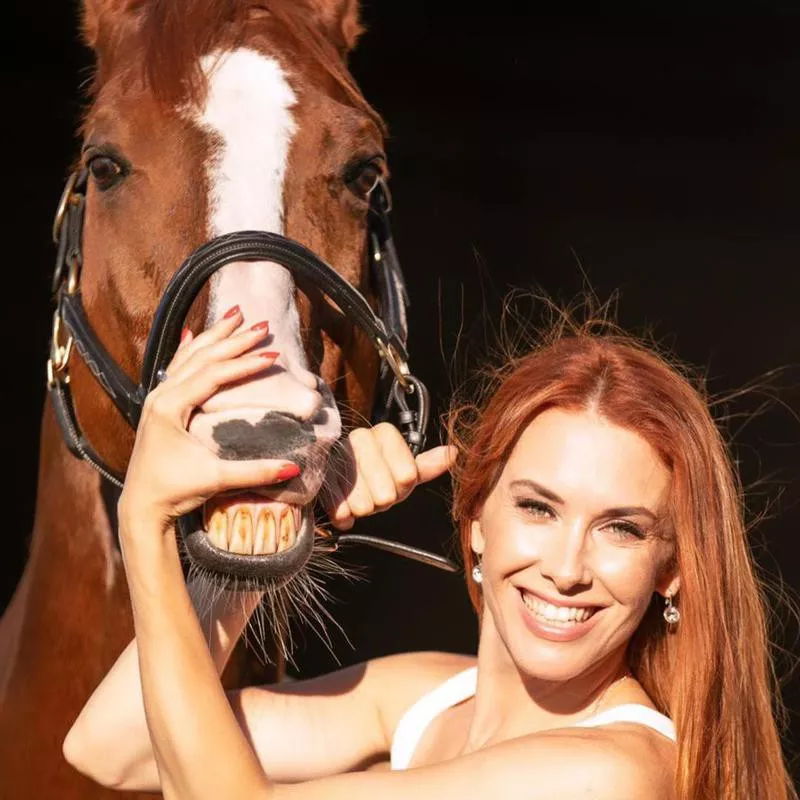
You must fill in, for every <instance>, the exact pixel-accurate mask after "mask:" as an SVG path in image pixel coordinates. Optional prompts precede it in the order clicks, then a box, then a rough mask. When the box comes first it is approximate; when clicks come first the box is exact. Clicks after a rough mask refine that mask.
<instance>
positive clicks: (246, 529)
mask: <svg viewBox="0 0 800 800" xmlns="http://www.w3.org/2000/svg"><path fill="white" fill-rule="evenodd" d="M228 550H230V552H231V553H241V554H243V555H248V556H249V555H250V554H251V553H252V552H253V517H252V516H251V515H250V512H249V511H246V510H244V509H239V510H238V511H237V512H236V515H235V516H234V518H233V533H232V534H231V540H230V543H229V545H228Z"/></svg>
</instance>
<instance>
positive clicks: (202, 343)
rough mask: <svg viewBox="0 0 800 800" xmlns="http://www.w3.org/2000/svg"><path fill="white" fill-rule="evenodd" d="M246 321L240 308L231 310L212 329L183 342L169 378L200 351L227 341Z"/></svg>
mask: <svg viewBox="0 0 800 800" xmlns="http://www.w3.org/2000/svg"><path fill="white" fill-rule="evenodd" d="M243 321H244V317H243V316H242V312H241V309H240V308H239V306H233V307H232V308H229V309H228V310H227V311H226V312H225V314H223V316H222V317H221V318H220V319H219V320H217V322H215V323H214V324H213V325H212V326H211V327H210V328H206V330H204V331H201V332H200V333H198V334H197V336H192V337H191V339H190V341H188V342H186V343H185V346H184V343H183V342H181V346H179V347H178V349H177V350H176V351H175V355H174V356H173V357H172V360H171V361H170V363H169V365H168V366H167V368H166V373H167V377H169V378H171V377H173V376H174V374H175V372H176V371H177V370H178V368H180V367H181V366H182V365H183V364H185V363H186V362H187V361H188V360H189V359H190V358H191V357H192V356H193V355H194V354H195V353H196V352H197V351H198V350H201V349H202V348H204V347H206V346H208V345H209V344H213V343H214V342H218V341H221V340H223V339H227V338H228V337H229V336H230V335H231V334H232V333H233V332H234V331H235V330H236V329H237V328H238V327H240V326H241V324H242V322H243Z"/></svg>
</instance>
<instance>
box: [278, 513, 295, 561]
mask: <svg viewBox="0 0 800 800" xmlns="http://www.w3.org/2000/svg"><path fill="white" fill-rule="evenodd" d="M294 540H295V529H294V514H293V513H292V510H291V509H290V508H286V509H284V510H283V513H282V514H281V527H280V531H279V533H278V552H281V551H282V550H288V549H289V548H290V547H291V546H292V545H293V544H294Z"/></svg>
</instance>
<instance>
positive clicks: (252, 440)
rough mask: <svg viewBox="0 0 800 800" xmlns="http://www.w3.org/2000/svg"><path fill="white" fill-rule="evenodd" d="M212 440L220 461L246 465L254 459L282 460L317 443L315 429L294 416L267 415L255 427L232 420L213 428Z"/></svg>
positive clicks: (244, 421)
mask: <svg viewBox="0 0 800 800" xmlns="http://www.w3.org/2000/svg"><path fill="white" fill-rule="evenodd" d="M212 437H213V439H214V441H215V442H216V443H217V445H218V446H219V456H220V458H225V459H228V460H230V461H244V460H246V459H254V458H283V457H285V456H286V455H287V454H289V453H293V452H294V451H296V450H297V451H299V450H302V449H303V448H306V447H308V446H309V445H311V444H313V443H314V442H316V441H317V437H316V435H315V433H314V426H313V425H312V424H311V422H303V421H301V420H299V419H297V417H294V416H292V415H291V414H286V413H284V412H281V411H267V412H266V413H265V414H264V416H263V417H261V419H260V420H258V421H257V422H255V423H252V422H248V421H247V420H244V419H232V420H227V421H225V422H220V423H218V424H217V425H215V426H214V429H213V432H212Z"/></svg>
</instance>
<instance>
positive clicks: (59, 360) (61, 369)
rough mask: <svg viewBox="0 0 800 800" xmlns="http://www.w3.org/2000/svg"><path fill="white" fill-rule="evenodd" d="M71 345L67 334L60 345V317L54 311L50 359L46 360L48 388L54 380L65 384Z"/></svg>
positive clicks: (71, 342) (69, 335)
mask: <svg viewBox="0 0 800 800" xmlns="http://www.w3.org/2000/svg"><path fill="white" fill-rule="evenodd" d="M72 344H73V338H72V335H71V334H67V341H66V342H65V343H64V344H61V315H60V314H59V312H58V309H56V311H55V313H54V314H53V333H52V336H51V338H50V358H49V359H48V360H47V385H48V386H50V387H52V386H53V385H54V384H55V382H56V378H58V379H59V380H63V381H64V382H65V383H66V382H67V380H68V378H67V377H66V372H67V364H68V363H69V357H70V355H71V353H72Z"/></svg>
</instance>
